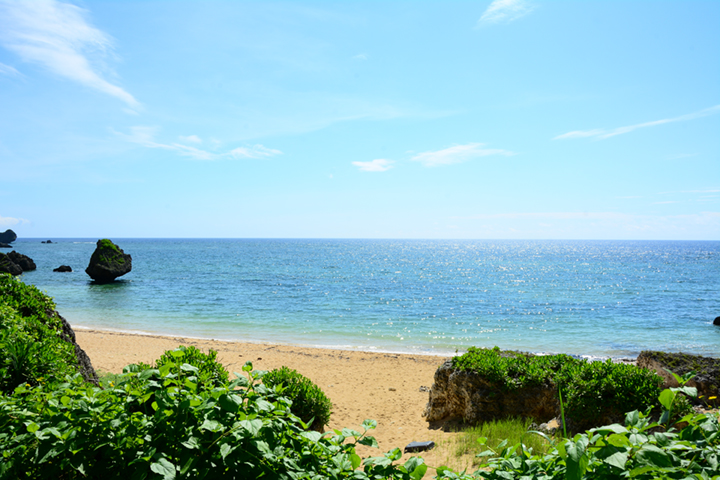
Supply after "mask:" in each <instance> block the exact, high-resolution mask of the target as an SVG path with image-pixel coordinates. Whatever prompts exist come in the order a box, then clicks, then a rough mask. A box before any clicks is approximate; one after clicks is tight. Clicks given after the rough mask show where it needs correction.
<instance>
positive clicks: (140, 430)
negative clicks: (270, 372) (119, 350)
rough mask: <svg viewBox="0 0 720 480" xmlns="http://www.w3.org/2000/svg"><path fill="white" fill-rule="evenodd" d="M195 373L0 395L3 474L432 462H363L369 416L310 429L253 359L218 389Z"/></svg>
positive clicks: (246, 472)
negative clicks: (350, 424)
mask: <svg viewBox="0 0 720 480" xmlns="http://www.w3.org/2000/svg"><path fill="white" fill-rule="evenodd" d="M166 366H167V365H166ZM198 372H199V369H198V368H197V367H194V366H192V365H190V364H187V363H185V364H182V365H181V366H180V369H179V371H176V372H171V371H170V369H169V368H168V369H166V368H161V369H144V370H143V369H140V368H139V367H138V366H137V365H130V366H128V367H127V368H126V369H125V373H124V375H122V376H121V377H119V378H118V379H117V380H118V383H116V384H115V385H114V387H113V388H108V389H105V390H103V389H100V388H98V387H95V386H93V385H91V384H86V383H84V382H83V381H82V379H81V377H80V375H75V376H74V377H70V376H68V377H67V381H66V382H65V383H63V384H61V385H58V386H57V388H48V387H46V386H42V385H41V386H36V387H30V386H27V385H21V386H20V387H18V388H17V389H16V390H15V392H14V394H13V396H0V479H10V478H12V479H22V478H61V479H63V480H66V479H78V478H103V479H108V480H111V479H136V478H137V479H144V478H147V479H166V480H170V479H190V478H192V479H196V478H197V479H206V478H225V479H256V478H262V479H278V480H279V479H300V478H307V479H325V478H332V479H345V478H352V479H356V480H364V479H365V480H369V479H379V478H394V479H403V480H419V479H420V478H422V476H423V475H424V473H425V471H426V469H427V466H425V464H424V462H423V461H422V459H420V458H411V459H410V460H408V461H407V462H406V463H405V464H403V465H396V464H395V463H394V462H395V461H396V460H398V459H399V458H400V456H401V453H400V452H399V450H398V449H395V450H392V451H390V452H388V453H386V454H385V455H383V456H379V457H372V458H369V459H366V460H365V461H364V462H363V461H362V459H361V458H360V457H359V456H358V455H357V454H356V453H355V447H356V446H357V445H367V446H371V447H377V442H376V441H375V439H374V438H373V437H371V436H368V435H367V432H368V431H369V430H371V429H373V428H375V426H376V423H375V422H374V421H371V420H367V421H365V422H364V423H363V425H362V429H363V431H362V432H358V431H355V430H352V429H347V428H346V429H343V430H335V431H332V432H328V433H326V434H324V435H323V434H320V433H318V432H312V431H307V430H306V429H305V428H304V425H303V424H302V423H301V421H300V419H299V418H298V417H297V416H295V415H294V414H292V413H291V411H290V401H289V400H288V399H286V398H285V397H282V396H277V395H276V394H275V393H274V392H272V391H270V390H269V389H268V388H267V387H266V386H265V385H263V384H262V383H259V382H258V380H259V379H260V378H261V377H262V374H263V372H257V371H253V367H252V364H251V363H249V362H248V363H247V364H245V366H244V367H243V372H244V373H245V375H246V376H243V375H239V374H236V376H237V378H236V379H235V380H232V381H230V382H227V383H225V384H223V385H220V386H216V387H214V388H213V389H211V390H208V389H201V388H198V383H197V382H198V376H197V374H198ZM148 405H149V407H148V408H147V409H146V408H145V407H146V406H148ZM361 466H362V470H357V469H358V468H360V467H361Z"/></svg>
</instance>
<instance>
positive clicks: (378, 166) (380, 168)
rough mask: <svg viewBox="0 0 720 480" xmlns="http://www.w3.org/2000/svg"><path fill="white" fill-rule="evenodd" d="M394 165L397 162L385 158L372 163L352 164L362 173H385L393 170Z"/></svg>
mask: <svg viewBox="0 0 720 480" xmlns="http://www.w3.org/2000/svg"><path fill="white" fill-rule="evenodd" d="M393 163H395V162H393V161H392V160H385V159H383V158H376V159H375V160H373V161H371V162H352V164H353V165H355V166H356V167H358V168H359V169H360V171H361V172H385V171H388V170H390V169H391V168H393V167H392V164H393Z"/></svg>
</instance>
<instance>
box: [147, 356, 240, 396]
mask: <svg viewBox="0 0 720 480" xmlns="http://www.w3.org/2000/svg"><path fill="white" fill-rule="evenodd" d="M184 364H188V365H191V366H193V367H195V368H197V369H198V371H197V384H198V388H203V389H207V390H211V389H213V388H214V387H219V386H222V385H224V384H226V383H227V382H228V376H229V375H228V371H227V370H226V369H225V367H223V366H222V364H221V363H220V362H218V361H217V352H216V351H215V350H210V351H209V352H208V353H203V352H202V351H201V350H199V349H198V348H197V347H194V346H192V345H191V346H189V347H186V346H184V345H180V346H179V347H178V348H176V349H175V350H169V351H167V352H165V353H163V355H162V356H161V357H160V358H159V359H158V360H157V361H156V362H155V368H158V369H159V370H160V372H164V371H166V370H165V369H167V371H168V372H172V373H174V374H175V375H180V374H181V367H182V365H184Z"/></svg>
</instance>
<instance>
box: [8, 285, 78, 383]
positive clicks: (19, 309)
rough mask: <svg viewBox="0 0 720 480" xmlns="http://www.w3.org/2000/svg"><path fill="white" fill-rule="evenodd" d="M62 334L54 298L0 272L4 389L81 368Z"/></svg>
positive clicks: (59, 378)
mask: <svg viewBox="0 0 720 480" xmlns="http://www.w3.org/2000/svg"><path fill="white" fill-rule="evenodd" d="M61 335H62V321H61V320H60V318H58V317H57V315H56V314H55V304H54V303H53V302H52V300H51V299H50V298H49V297H48V296H47V295H45V294H43V293H42V292H40V291H39V290H38V289H37V288H35V287H34V286H32V285H25V284H24V283H23V282H21V281H20V280H18V279H16V278H13V277H12V276H10V275H6V274H0V392H4V393H10V392H12V391H13V390H14V389H15V387H17V386H18V385H21V384H22V383H28V384H30V385H38V384H39V383H56V382H59V381H62V379H64V378H65V376H66V375H68V374H74V373H76V372H78V365H77V358H76V357H75V349H74V347H73V345H72V344H70V343H69V342H66V341H64V340H63V339H62V337H61Z"/></svg>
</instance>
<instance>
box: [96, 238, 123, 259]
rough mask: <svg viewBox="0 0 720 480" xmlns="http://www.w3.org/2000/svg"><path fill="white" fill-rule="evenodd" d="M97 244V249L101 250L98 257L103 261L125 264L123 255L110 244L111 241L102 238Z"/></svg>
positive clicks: (115, 246) (116, 247)
mask: <svg viewBox="0 0 720 480" xmlns="http://www.w3.org/2000/svg"><path fill="white" fill-rule="evenodd" d="M99 243H100V245H99V247H100V249H101V254H100V255H101V258H102V259H103V260H104V261H108V262H117V263H125V257H123V253H122V252H121V251H120V248H118V246H117V245H115V244H114V243H113V242H112V240H109V239H107V238H103V239H102V240H100V241H99Z"/></svg>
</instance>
